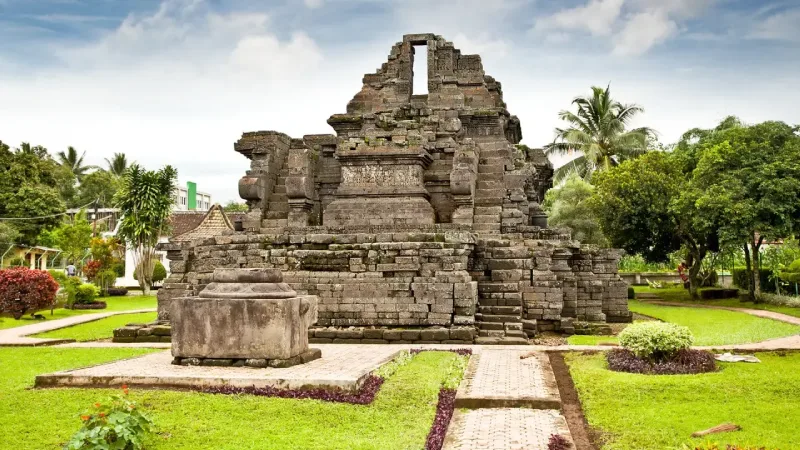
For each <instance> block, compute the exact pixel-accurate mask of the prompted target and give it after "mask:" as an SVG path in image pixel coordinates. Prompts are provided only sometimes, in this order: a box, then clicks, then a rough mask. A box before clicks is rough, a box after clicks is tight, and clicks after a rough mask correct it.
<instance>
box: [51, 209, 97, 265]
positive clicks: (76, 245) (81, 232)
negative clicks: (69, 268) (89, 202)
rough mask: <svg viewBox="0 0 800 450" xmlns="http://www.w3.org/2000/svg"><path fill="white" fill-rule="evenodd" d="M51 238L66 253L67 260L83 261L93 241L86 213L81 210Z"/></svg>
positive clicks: (57, 229)
mask: <svg viewBox="0 0 800 450" xmlns="http://www.w3.org/2000/svg"><path fill="white" fill-rule="evenodd" d="M51 236H52V239H53V240H54V241H55V246H56V247H57V248H59V249H61V250H62V251H63V252H64V257H66V258H67V260H69V261H79V260H81V259H82V258H83V256H84V255H85V254H86V251H87V250H88V249H89V243H90V242H91V240H92V227H91V225H90V224H89V221H88V220H86V211H85V210H81V211H80V212H79V213H78V214H76V215H75V218H73V219H67V220H65V221H64V222H63V223H62V224H61V225H60V226H59V227H58V228H56V229H55V230H54V231H53V232H52V235H51Z"/></svg>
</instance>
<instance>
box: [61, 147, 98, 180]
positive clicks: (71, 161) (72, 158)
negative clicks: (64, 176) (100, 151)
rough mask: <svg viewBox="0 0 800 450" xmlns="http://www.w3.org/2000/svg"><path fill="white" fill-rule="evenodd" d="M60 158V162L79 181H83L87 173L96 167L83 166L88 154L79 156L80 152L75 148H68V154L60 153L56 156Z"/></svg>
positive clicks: (84, 153)
mask: <svg viewBox="0 0 800 450" xmlns="http://www.w3.org/2000/svg"><path fill="white" fill-rule="evenodd" d="M56 156H58V162H59V163H60V164H61V165H62V166H64V167H66V168H68V169H69V170H70V172H72V174H73V175H75V178H77V179H78V181H81V180H82V179H83V176H84V175H86V172H87V171H89V170H91V169H93V168H95V167H94V166H87V165H84V164H83V158H85V157H86V152H83V153H81V155H80V156H78V151H77V150H75V147H72V146H69V147H67V151H66V152H58V154H57V155H56Z"/></svg>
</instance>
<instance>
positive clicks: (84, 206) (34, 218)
mask: <svg viewBox="0 0 800 450" xmlns="http://www.w3.org/2000/svg"><path fill="white" fill-rule="evenodd" d="M98 200H99V199H98ZM96 201H97V200H92V201H91V202H89V203H87V204H85V205H83V206H81V207H79V208H77V209H84V208H86V207H87V206H89V205H93V204H94V202H96ZM67 214H69V213H68V212H66V211H65V212H63V213H58V214H50V215H49V216H38V217H0V220H37V219H50V218H52V217H59V216H66V215H67Z"/></svg>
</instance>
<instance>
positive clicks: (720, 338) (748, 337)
mask: <svg viewBox="0 0 800 450" xmlns="http://www.w3.org/2000/svg"><path fill="white" fill-rule="evenodd" d="M628 306H629V307H630V310H631V311H633V312H635V313H639V314H644V315H646V316H650V317H655V318H656V319H660V320H663V321H665V322H672V323H675V324H678V325H683V326H685V327H688V328H689V330H691V331H692V334H694V341H695V345H729V344H745V343H749V342H761V341H764V340H767V339H773V338H779V337H786V336H791V335H793V334H798V333H800V327H798V326H796V325H792V324H788V323H785V322H779V321H777V320H771V319H762V318H760V317H755V316H751V315H749V314H745V313H740V312H734V311H725V310H717V309H708V308H691V307H685V308H684V307H677V306H658V305H650V304H647V303H643V302H639V301H636V300H630V301H628Z"/></svg>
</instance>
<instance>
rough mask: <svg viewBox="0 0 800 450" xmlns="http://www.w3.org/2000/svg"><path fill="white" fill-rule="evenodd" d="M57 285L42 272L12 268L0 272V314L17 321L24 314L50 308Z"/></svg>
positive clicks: (54, 299) (53, 301) (24, 268)
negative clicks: (7, 315) (9, 316)
mask: <svg viewBox="0 0 800 450" xmlns="http://www.w3.org/2000/svg"><path fill="white" fill-rule="evenodd" d="M57 291H58V283H56V280H54V279H53V277H51V276H50V274H49V273H47V272H45V271H44V270H34V269H28V268H27V267H12V268H10V269H4V270H0V313H3V314H9V315H11V317H13V318H14V319H17V320H19V319H20V318H21V317H22V316H23V315H25V314H26V313H35V312H36V311H41V310H43V309H48V308H50V307H51V306H52V305H53V303H55V301H56V292H57Z"/></svg>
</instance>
